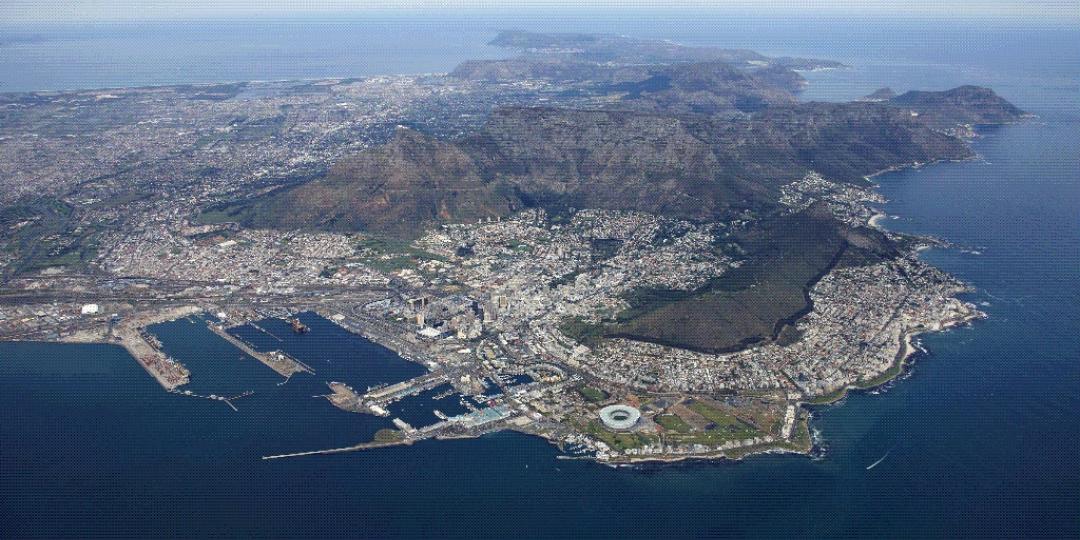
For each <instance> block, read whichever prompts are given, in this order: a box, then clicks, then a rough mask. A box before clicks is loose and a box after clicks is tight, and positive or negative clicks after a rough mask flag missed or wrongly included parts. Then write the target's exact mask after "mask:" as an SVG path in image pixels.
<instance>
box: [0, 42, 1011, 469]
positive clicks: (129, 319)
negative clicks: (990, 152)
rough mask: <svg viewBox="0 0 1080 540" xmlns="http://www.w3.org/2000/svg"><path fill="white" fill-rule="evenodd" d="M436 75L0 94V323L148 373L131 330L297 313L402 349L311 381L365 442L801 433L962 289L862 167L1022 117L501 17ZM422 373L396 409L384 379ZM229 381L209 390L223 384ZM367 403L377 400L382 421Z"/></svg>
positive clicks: (9, 333) (882, 377)
mask: <svg viewBox="0 0 1080 540" xmlns="http://www.w3.org/2000/svg"><path fill="white" fill-rule="evenodd" d="M492 44H493V45H496V46H501V47H506V48H509V49H513V50H516V51H518V55H517V56H514V57H512V58H507V59H501V60H482V61H467V62H465V63H463V64H461V65H460V66H458V67H457V68H456V69H454V70H453V71H451V72H449V73H445V74H429V75H399V76H380V77H365V78H355V79H332V80H319V81H282V82H247V83H228V84H214V85H185V86H163V87H148V88H127V89H110V90H93V91H77V92H37V93H22V94H0V117H2V118H3V121H2V122H0V156H2V157H3V159H2V160H0V171H2V172H0V246H2V249H0V276H2V282H0V339H5V340H48V341H80V342H105V343H115V344H119V345H121V346H124V347H126V348H127V349H128V350H129V351H130V352H131V354H132V356H134V357H135V358H136V359H137V360H138V361H139V362H140V364H141V365H143V367H144V368H145V369H146V370H147V371H148V372H149V373H150V374H151V375H153V376H154V377H155V378H156V379H157V380H158V381H159V382H160V383H161V385H162V386H163V387H164V388H165V389H167V390H170V391H177V390H176V389H177V388H180V387H182V386H183V385H184V384H186V383H187V382H188V380H189V376H190V375H191V374H190V373H189V372H188V370H187V368H186V367H184V366H183V365H181V364H180V363H179V362H177V361H175V360H174V359H171V358H169V357H168V356H166V355H165V354H164V353H163V352H161V350H160V347H159V346H157V345H156V344H155V340H154V338H153V336H152V335H150V334H148V333H147V332H146V331H145V329H146V327H147V326H148V325H150V324H153V323H155V322H160V321H163V320H168V319H172V318H177V317H185V316H190V315H191V314H193V313H197V312H202V313H205V314H207V315H210V316H212V319H208V320H207V324H209V325H210V328H211V329H212V330H213V331H214V332H215V333H217V334H218V335H220V336H221V337H222V338H223V339H225V340H226V341H228V342H230V343H232V344H233V345H234V346H235V347H236V348H237V349H238V350H240V351H242V352H244V353H246V354H249V355H251V356H253V357H255V358H256V359H257V360H259V361H261V362H263V363H264V364H265V365H266V366H267V367H268V368H270V369H273V370H274V371H275V372H277V373H278V374H280V375H281V376H282V377H285V380H288V378H290V377H294V376H295V377H319V373H318V370H317V369H312V368H311V367H309V366H307V365H305V364H303V363H302V362H301V361H300V360H298V359H296V358H293V357H291V356H289V355H288V354H285V353H283V352H280V351H272V352H260V351H257V350H255V349H254V348H253V347H251V346H250V345H249V344H247V343H246V342H244V341H243V340H242V339H240V338H239V337H237V335H236V334H235V333H232V332H230V330H231V329H232V328H234V327H236V326H241V325H248V324H253V323H255V324H257V321H259V320H260V319H261V318H264V317H266V316H275V317H281V318H284V319H285V320H286V321H289V323H290V324H291V328H292V329H293V331H294V332H296V333H298V334H299V333H305V332H308V331H309V328H308V326H306V325H305V324H304V323H301V322H300V320H299V319H298V318H296V314H297V313H302V312H313V313H317V314H320V315H322V316H323V317H325V318H326V319H328V320H330V321H332V322H334V323H335V324H338V325H340V326H341V327H343V328H345V329H347V330H349V331H351V332H355V333H358V334H361V335H363V336H365V337H366V338H368V339H370V340H372V341H374V342H376V343H379V344H381V345H383V346H385V347H387V348H389V349H391V350H393V351H395V352H397V353H398V354H399V355H401V356H402V357H403V358H406V359H408V360H410V361H413V362H417V363H419V364H420V365H422V366H423V367H424V368H425V370H426V373H424V374H423V375H421V376H419V377H416V378H414V379H409V380H406V381H401V382H399V383H396V384H392V385H387V386H381V387H376V388H368V389H366V390H360V389H353V388H352V387H350V386H349V385H347V384H345V383H343V382H340V381H325V382H326V384H327V385H328V388H329V389H330V393H329V394H327V395H326V396H325V397H326V399H327V401H328V404H327V406H333V407H337V408H339V409H341V410H342V411H345V412H343V413H342V414H346V413H347V414H373V415H377V416H386V417H388V419H389V421H390V422H392V425H393V426H394V427H393V428H389V427H388V428H386V429H384V430H382V431H380V432H379V433H378V434H377V435H376V438H375V440H373V441H358V443H357V445H355V446H350V447H345V448H333V449H324V450H320V449H294V450H289V451H285V452H283V453H281V454H279V455H275V456H267V458H268V459H278V458H285V457H294V456H302V455H317V454H320V453H339V452H345V451H354V450H363V449H370V448H380V447H384V446H390V445H398V444H413V443H415V442H417V441H420V440H424V439H430V438H436V439H438V438H459V437H476V436H480V435H483V434H485V433H490V432H493V431H500V430H513V431H518V432H522V433H528V434H531V435H535V436H539V437H543V438H544V439H546V440H548V441H550V442H551V443H553V444H555V445H557V446H558V447H559V448H560V449H562V450H563V452H564V453H565V455H566V456H567V457H586V458H590V459H596V460H599V461H602V462H605V463H610V464H620V463H634V462H642V461H660V462H668V461H681V460H687V459H719V458H727V459H737V458H741V457H744V456H747V455H750V454H755V453H761V452H794V453H809V452H811V451H812V450H813V447H814V441H813V440H812V437H811V429H810V421H811V419H810V416H811V411H812V410H813V407H814V406H818V405H821V404H825V403H829V402H832V401H836V400H838V399H840V398H842V397H843V396H844V395H845V393H846V392H848V391H850V390H853V389H866V388H873V387H876V386H880V385H882V384H885V383H887V382H888V381H890V380H892V379H893V378H895V377H896V376H897V375H898V374H900V373H901V372H902V371H903V369H904V367H905V365H906V363H907V362H909V361H910V359H911V357H912V355H913V354H914V353H915V352H916V351H917V350H918V344H917V339H918V336H919V335H920V334H923V333H927V332H938V331H942V330H945V329H947V328H950V327H954V326H957V325H963V324H966V323H968V322H970V321H972V320H974V319H977V318H980V317H983V316H984V315H983V314H982V313H981V312H980V311H979V310H978V309H977V308H976V306H974V305H972V304H970V303H968V302H965V301H964V300H963V294H964V293H965V292H969V291H970V290H971V287H970V286H969V285H968V284H965V283H962V282H960V281H958V280H957V279H955V278H953V277H952V276H949V275H947V274H945V273H944V272H942V271H940V270H938V269H936V268H934V267H932V266H930V265H929V264H927V263H925V262H923V261H922V260H921V259H920V258H919V256H918V253H919V251H920V250H921V249H924V248H926V247H928V246H933V245H942V242H941V241H939V240H936V239H932V238H920V237H912V236H907V235H902V234H897V233H894V232H890V231H888V230H885V229H883V228H881V227H880V226H879V219H880V216H881V214H880V210H879V208H880V205H881V204H882V203H883V202H884V201H883V199H882V198H881V197H880V195H878V194H877V193H876V192H875V190H874V184H873V177H874V176H875V175H877V174H880V173H881V172H884V171H890V170H895V169H897V168H901V167H909V166H923V165H926V164H929V163H935V162H941V161H955V160H966V159H971V158H973V157H974V154H973V152H972V151H971V149H970V147H969V144H968V139H970V138H971V137H974V136H977V132H976V130H975V128H976V127H977V126H979V125H985V124H1002V123H1010V122H1017V121H1020V120H1022V119H1024V118H1025V117H1026V114H1025V113H1024V112H1023V111H1021V110H1019V109H1018V108H1016V107H1015V106H1013V105H1012V104H1010V103H1008V102H1007V101H1006V100H1004V99H1002V98H1001V97H999V96H998V95H997V94H995V93H994V92H993V91H992V90H990V89H986V88H980V87H974V86H962V87H959V88H955V89H949V90H943V91H926V90H912V91H908V92H905V93H901V94H896V93H895V92H893V91H892V90H889V89H882V90H879V91H877V92H874V93H873V94H871V95H870V96H867V98H864V99H862V100H858V101H853V102H850V103H815V102H803V101H800V100H799V98H798V95H799V92H800V91H801V89H802V88H803V87H804V86H805V84H806V82H805V79H804V78H803V77H802V75H801V74H800V72H803V71H806V70H816V69H845V68H846V66H843V65H842V64H839V63H837V62H832V61H829V60H817V59H806V58H786V57H785V58H773V57H767V56H764V55H761V54H758V53H756V52H753V51H746V50H739V49H722V48H715V47H690V46H685V45H680V44H675V43H671V42H667V41H656V40H643V39H635V38H629V37H622V36H609V35H596V34H537V33H529V32H517V31H513V32H503V33H501V34H499V35H498V36H497V37H496V38H495V39H494V41H492ZM444 387H446V388H450V390H448V392H455V393H457V394H460V396H462V397H461V400H462V401H461V402H462V403H463V404H465V405H466V412H464V413H460V414H454V415H448V414H443V413H441V412H437V414H436V416H438V417H439V419H440V421H439V422H437V423H435V424H431V425H426V426H413V425H410V424H409V423H407V422H405V421H404V420H402V419H400V418H396V417H393V415H392V414H391V413H389V412H388V411H389V409H390V407H391V405H392V404H393V403H395V402H396V401H398V400H400V399H403V398H405V397H408V396H411V395H416V394H418V393H420V392H426V391H436V390H433V389H436V388H444ZM230 405H231V403H230ZM391 417H393V418H391Z"/></svg>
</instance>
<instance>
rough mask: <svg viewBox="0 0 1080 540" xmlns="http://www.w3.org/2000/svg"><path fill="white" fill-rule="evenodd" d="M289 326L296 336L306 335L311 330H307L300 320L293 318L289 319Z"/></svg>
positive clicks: (306, 326)
mask: <svg viewBox="0 0 1080 540" xmlns="http://www.w3.org/2000/svg"><path fill="white" fill-rule="evenodd" d="M289 326H291V327H292V331H293V332H294V333H297V334H306V333H308V332H310V331H311V328H308V325H306V324H304V323H302V322H300V319H298V318H295V317H294V318H292V319H289Z"/></svg>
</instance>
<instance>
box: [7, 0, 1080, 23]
mask: <svg viewBox="0 0 1080 540" xmlns="http://www.w3.org/2000/svg"><path fill="white" fill-rule="evenodd" d="M606 10H619V11H620V12H624V13H626V12H633V11H660V10H663V11H672V12H676V13H677V12H692V13H701V12H703V11H705V12H710V13H717V12H728V13H733V14H756V15H773V14H775V15H783V14H801V15H830V16H856V17H857V16H875V17H880V16H902V17H920V16H925V17H942V16H946V17H955V18H965V17H972V18H974V17H980V18H986V17H990V18H1009V19H1017V18H1019V19H1021V20H1035V21H1071V20H1076V19H1080V10H1077V9H1076V3H1075V1H1073V0H1032V1H1027V2H1014V1H1009V0H941V1H934V0H914V1H912V2H895V1H891V0H863V1H859V2H851V1H835V0H808V1H804V2H792V1H790V0H760V1H756V2H755V1H750V0H719V1H709V0H669V1H666V2H657V1H646V0H585V1H570V0H517V1H513V2H510V1H505V0H375V1H364V0H313V1H305V0H220V1H218V0H187V1H185V2H169V1H161V0H158V1H150V2H148V1H144V0H47V1H38V0H6V1H5V2H3V3H0V20H3V21H6V22H8V23H16V24H18V23H41V22H100V21H138V20H168V19H214V18H232V17H288V16H304V15H329V14H355V15H367V14H395V13H396V14H423V13H431V14H441V13H459V14H493V15H497V14H500V13H520V12H522V11H526V12H559V13H574V12H578V13H580V12H588V11H606Z"/></svg>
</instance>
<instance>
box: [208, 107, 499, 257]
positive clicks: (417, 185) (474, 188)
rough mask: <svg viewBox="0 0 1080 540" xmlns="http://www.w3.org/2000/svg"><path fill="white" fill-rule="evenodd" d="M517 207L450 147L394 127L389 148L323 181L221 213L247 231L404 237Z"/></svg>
mask: <svg viewBox="0 0 1080 540" xmlns="http://www.w3.org/2000/svg"><path fill="white" fill-rule="evenodd" d="M519 204H520V203H519V201H518V200H517V198H516V197H514V196H512V195H511V196H507V195H504V194H502V193H501V192H500V189H499V188H498V187H497V186H494V185H492V184H491V183H488V182H485V181H484V180H483V179H481V177H480V174H479V170H478V169H477V166H476V163H475V161H474V160H473V159H472V157H471V156H469V155H468V154H466V153H465V152H464V151H462V150H461V149H460V148H458V147H457V146H456V145H454V144H450V143H446V142H442V141H438V140H435V139H433V138H431V137H428V136H426V135H423V134H421V133H418V132H416V131H413V130H409V129H405V128H400V129H398V131H397V132H396V134H395V135H394V137H393V139H392V140H391V141H390V142H389V143H387V144H385V145H382V146H379V147H376V148H372V149H370V150H367V151H364V152H361V153H358V154H355V155H353V156H350V157H348V158H345V159H343V160H341V161H339V162H338V163H336V164H334V166H333V167H332V168H331V169H330V172H329V173H328V175H327V176H326V177H325V178H321V179H317V180H314V181H311V182H308V183H305V184H301V185H299V186H296V187H292V188H287V189H284V190H280V191H276V192H272V193H270V194H267V195H265V196H262V197H259V198H256V199H254V200H250V201H243V202H240V203H237V204H234V205H231V206H230V207H228V208H226V209H225V212H226V213H227V214H229V215H230V216H232V219H234V220H235V221H238V222H240V223H242V224H243V225H245V226H249V227H268V228H283V229H326V230H335V231H357V230H365V231H378V232H381V233H384V234H387V235H391V236H399V237H408V236H413V235H416V234H419V232H421V231H422V230H423V229H424V228H426V227H431V226H433V225H436V224H438V223H443V222H447V221H456V222H461V221H476V220H478V219H482V218H491V217H499V216H506V215H509V214H510V213H511V212H513V211H514V210H515V209H517V208H518V205H519Z"/></svg>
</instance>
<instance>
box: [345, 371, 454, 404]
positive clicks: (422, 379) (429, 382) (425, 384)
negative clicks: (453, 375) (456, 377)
mask: <svg viewBox="0 0 1080 540" xmlns="http://www.w3.org/2000/svg"><path fill="white" fill-rule="evenodd" d="M447 382H449V379H447V377H446V373H442V372H437V373H428V374H426V375H421V376H419V377H416V378H414V379H409V380H407V381H402V382H399V383H397V384H392V385H390V386H384V387H382V388H378V389H376V390H372V391H370V392H368V393H367V394H364V398H363V399H364V401H367V402H375V403H380V404H383V403H389V402H392V401H396V400H398V399H401V398H403V397H405V396H409V395H413V394H419V393H420V392H423V391H425V390H430V389H432V388H435V387H437V386H441V385H443V384H446V383H447Z"/></svg>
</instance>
